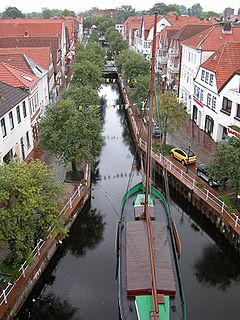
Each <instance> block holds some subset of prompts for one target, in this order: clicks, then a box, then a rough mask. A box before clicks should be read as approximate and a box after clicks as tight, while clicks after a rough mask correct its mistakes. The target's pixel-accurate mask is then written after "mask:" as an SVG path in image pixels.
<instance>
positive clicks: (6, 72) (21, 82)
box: [0, 62, 39, 88]
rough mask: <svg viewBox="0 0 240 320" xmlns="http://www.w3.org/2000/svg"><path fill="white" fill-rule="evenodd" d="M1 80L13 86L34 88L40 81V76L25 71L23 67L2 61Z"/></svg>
mask: <svg viewBox="0 0 240 320" xmlns="http://www.w3.org/2000/svg"><path fill="white" fill-rule="evenodd" d="M0 81H2V82H4V83H7V84H9V85H11V86H13V87H20V88H24V87H25V88H32V87H33V86H34V85H35V84H36V83H37V82H38V81H39V78H38V77H36V76H35V75H34V74H31V73H27V72H24V71H23V70H21V69H18V68H15V67H12V66H10V65H9V64H7V63H4V62H1V63H0Z"/></svg>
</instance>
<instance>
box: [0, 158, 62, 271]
mask: <svg viewBox="0 0 240 320" xmlns="http://www.w3.org/2000/svg"><path fill="white" fill-rule="evenodd" d="M61 193H62V186H61V185H60V184H59V183H58V182H56V180H55V177H54V176H53V173H52V172H51V171H50V169H49V168H48V167H47V165H46V164H44V163H42V162H40V161H39V160H37V161H31V162H30V163H26V162H20V161H19V160H18V159H15V160H12V161H11V162H10V163H9V164H7V165H3V164H2V165H0V243H1V242H3V243H7V244H8V245H9V248H10V250H11V258H10V261H9V262H10V263H11V265H13V266H14V267H15V268H19V266H20V264H21V263H23V262H24V261H25V260H30V253H31V251H32V250H33V248H34V247H35V245H36V242H37V240H39V239H40V238H45V237H46V236H47V235H48V229H49V227H50V226H51V225H52V224H54V225H55V226H56V227H55V231H56V232H59V231H62V230H63V224H62V222H61V219H59V209H60V208H59V205H58V198H59V196H60V194H61Z"/></svg>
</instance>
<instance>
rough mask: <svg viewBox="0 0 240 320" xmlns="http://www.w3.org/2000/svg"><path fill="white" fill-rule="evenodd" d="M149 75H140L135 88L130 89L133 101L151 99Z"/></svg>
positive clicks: (135, 82)
mask: <svg viewBox="0 0 240 320" xmlns="http://www.w3.org/2000/svg"><path fill="white" fill-rule="evenodd" d="M149 81H150V80H149V75H140V76H138V77H137V78H136V80H135V81H134V87H133V88H131V89H130V98H131V101H134V102H137V101H145V100H147V99H148V98H149Z"/></svg>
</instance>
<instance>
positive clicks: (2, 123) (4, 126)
mask: <svg viewBox="0 0 240 320" xmlns="http://www.w3.org/2000/svg"><path fill="white" fill-rule="evenodd" d="M1 128H2V136H3V138H4V137H6V135H7V130H6V125H5V119H4V118H3V119H1Z"/></svg>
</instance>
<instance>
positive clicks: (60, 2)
mask: <svg viewBox="0 0 240 320" xmlns="http://www.w3.org/2000/svg"><path fill="white" fill-rule="evenodd" d="M159 2H163V3H165V4H173V3H175V4H179V5H181V4H182V5H185V6H186V7H187V8H188V7H191V6H192V5H193V4H194V3H198V2H199V3H200V4H201V6H202V7H203V10H204V11H210V10H211V11H215V12H223V10H224V8H225V7H231V8H234V9H235V13H237V10H238V8H239V7H240V2H239V0H229V1H223V0H220V1H219V0H193V1H189V0H173V1H171V0H165V1H163V0H160V1H157V0H148V1H144V0H85V1H81V0H71V1H69V3H68V1H65V0H50V1H49V0H0V12H2V11H4V10H5V9H6V7H8V6H11V7H17V8H18V9H19V10H21V11H22V12H24V13H27V12H33V11H36V12H41V11H42V8H44V7H46V8H48V9H62V10H63V9H69V10H73V11H75V12H81V11H85V10H88V9H91V8H92V7H98V8H99V9H112V8H116V7H120V6H121V5H131V6H132V7H134V8H135V9H136V10H143V9H149V8H151V7H152V6H153V5H154V4H155V3H159Z"/></svg>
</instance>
